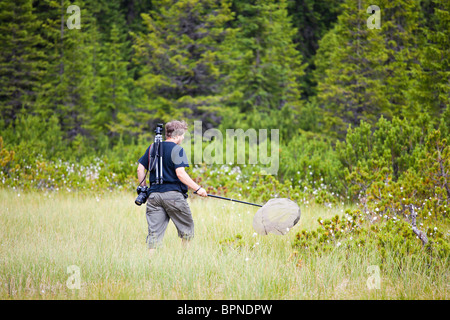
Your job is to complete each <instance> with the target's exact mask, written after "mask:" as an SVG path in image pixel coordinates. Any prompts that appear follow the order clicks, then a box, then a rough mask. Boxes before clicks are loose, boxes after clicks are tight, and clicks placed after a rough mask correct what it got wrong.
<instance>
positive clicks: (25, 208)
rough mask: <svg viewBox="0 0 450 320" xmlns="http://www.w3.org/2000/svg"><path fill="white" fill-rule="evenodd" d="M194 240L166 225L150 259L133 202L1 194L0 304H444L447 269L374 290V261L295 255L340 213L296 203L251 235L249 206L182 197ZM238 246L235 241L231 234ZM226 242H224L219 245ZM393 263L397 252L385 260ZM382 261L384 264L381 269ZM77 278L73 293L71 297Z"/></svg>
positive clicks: (406, 271)
mask: <svg viewBox="0 0 450 320" xmlns="http://www.w3.org/2000/svg"><path fill="white" fill-rule="evenodd" d="M189 202H190V205H191V210H192V212H193V215H194V221H195V239H194V240H193V241H192V242H191V243H190V245H189V247H187V248H186V247H184V246H183V245H182V244H181V241H180V239H179V238H178V237H177V232H176V230H175V227H174V226H173V224H172V223H170V224H169V227H168V229H167V232H166V235H165V238H164V244H163V246H162V247H161V248H160V249H158V250H157V252H156V254H155V255H154V256H152V257H151V258H150V257H149V255H148V251H147V248H146V244H145V238H146V235H147V225H146V219H145V209H144V207H137V206H136V205H135V204H134V194H133V193H129V194H125V193H121V194H117V193H110V194H109V193H108V194H105V195H102V196H96V195H82V194H73V193H42V192H30V193H22V194H20V196H18V192H17V191H14V190H1V191H0V208H1V209H0V210H1V211H0V240H1V247H0V298H1V299H448V297H449V295H448V292H449V281H448V280H449V277H448V269H447V266H442V272H438V273H436V274H430V273H429V272H428V271H427V269H426V265H421V264H420V261H419V262H417V261H415V262H414V263H410V264H408V263H407V262H405V263H406V264H404V265H403V267H402V268H401V269H398V270H397V269H396V268H391V269H387V268H383V269H382V271H381V273H380V277H381V282H380V284H381V285H380V289H369V288H368V285H367V279H368V278H369V276H370V274H369V273H368V269H367V268H368V267H369V266H371V265H377V263H378V262H379V261H378V260H377V255H376V254H375V253H374V252H371V251H370V250H368V249H364V248H362V249H361V250H360V251H359V252H347V251H346V250H345V249H342V248H336V250H334V251H333V252H330V253H327V254H326V255H322V256H316V255H311V256H310V257H309V258H308V259H303V258H300V257H299V256H298V255H295V254H293V252H294V250H293V248H292V242H293V240H294V237H295V234H296V233H297V232H298V231H299V230H301V229H303V228H304V229H313V228H316V226H317V225H316V220H317V218H318V217H319V216H320V217H323V218H326V217H331V216H334V215H336V214H340V213H341V210H343V208H341V207H336V208H333V209H330V208H327V207H323V206H315V205H302V206H301V209H302V217H301V219H300V222H299V223H298V224H297V225H296V226H295V227H294V228H293V229H292V230H291V231H290V232H289V233H288V234H287V235H285V236H275V235H268V236H260V235H257V236H255V235H254V230H253V229H252V219H253V215H254V213H255V212H256V210H257V208H256V207H252V206H247V205H243V204H238V203H232V202H228V201H223V200H218V199H200V198H199V197H196V196H193V197H190V198H189ZM238 234H239V235H241V236H242V239H241V240H240V242H238V241H236V242H233V239H234V238H235V236H236V235H238ZM227 239H228V241H226V240H227ZM388 259H391V260H392V265H395V252H391V253H389V254H388ZM388 262H389V261H388ZM72 265H75V266H77V267H78V268H79V271H80V280H81V282H80V288H79V289H70V288H69V287H68V284H67V281H68V279H69V277H70V276H71V275H72V274H71V273H70V272H69V273H68V270H67V268H68V267H69V266H72Z"/></svg>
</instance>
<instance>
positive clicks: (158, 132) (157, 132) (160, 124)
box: [155, 123, 164, 134]
mask: <svg viewBox="0 0 450 320" xmlns="http://www.w3.org/2000/svg"><path fill="white" fill-rule="evenodd" d="M163 126H164V124H163V123H158V124H157V125H156V129H155V133H156V134H162V131H163Z"/></svg>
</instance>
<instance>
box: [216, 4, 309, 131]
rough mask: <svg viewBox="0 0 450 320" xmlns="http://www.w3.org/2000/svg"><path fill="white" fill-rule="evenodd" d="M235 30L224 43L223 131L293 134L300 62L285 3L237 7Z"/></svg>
mask: <svg viewBox="0 0 450 320" xmlns="http://www.w3.org/2000/svg"><path fill="white" fill-rule="evenodd" d="M237 7H238V16H237V22H236V27H237V30H236V32H235V33H234V36H233V37H230V38H229V39H228V40H227V43H228V44H229V48H228V50H229V51H230V54H229V56H230V60H229V61H228V63H227V65H226V68H227V69H226V72H225V74H227V85H226V89H225V90H226V92H227V100H226V105H227V108H225V109H224V110H223V111H222V115H224V117H223V122H222V126H223V127H241V128H244V129H245V128H246V127H251V128H255V129H258V128H278V129H281V133H282V134H287V133H288V132H290V133H292V132H293V131H296V128H297V120H298V119H296V117H297V115H298V113H299V111H300V109H301V106H302V103H301V101H300V95H301V90H300V86H299V78H300V76H302V75H303V69H304V65H302V57H301V55H300V53H299V52H298V51H297V50H296V48H295V44H294V42H293V38H294V35H295V32H296V30H295V29H294V28H293V27H292V26H291V23H290V17H289V16H288V11H287V8H286V2H285V1H279V2H278V1H273V0H257V1H255V2H254V3H252V4H248V3H240V4H239V5H237Z"/></svg>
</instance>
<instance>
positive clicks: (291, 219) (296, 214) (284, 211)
mask: <svg viewBox="0 0 450 320" xmlns="http://www.w3.org/2000/svg"><path fill="white" fill-rule="evenodd" d="M299 220H300V208H299V206H298V205H297V203H295V202H294V201H292V200H290V199H286V198H275V199H271V200H269V201H267V203H266V204H265V205H263V206H262V207H261V208H260V209H259V210H258V211H257V212H256V214H255V216H254V217H253V229H255V231H256V232H257V233H258V234H260V235H267V234H269V233H273V234H276V235H285V234H286V233H288V232H289V230H290V229H291V228H292V227H293V226H295V225H296V224H297V222H298V221H299Z"/></svg>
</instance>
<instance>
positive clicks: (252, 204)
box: [208, 194, 262, 207]
mask: <svg viewBox="0 0 450 320" xmlns="http://www.w3.org/2000/svg"><path fill="white" fill-rule="evenodd" d="M208 197H212V198H217V199H222V200H228V201H234V202H239V203H244V204H249V205H251V206H255V207H262V205H260V204H256V203H251V202H246V201H240V200H236V199H231V198H225V197H221V196H216V195H213V194H208Z"/></svg>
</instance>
